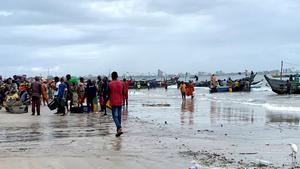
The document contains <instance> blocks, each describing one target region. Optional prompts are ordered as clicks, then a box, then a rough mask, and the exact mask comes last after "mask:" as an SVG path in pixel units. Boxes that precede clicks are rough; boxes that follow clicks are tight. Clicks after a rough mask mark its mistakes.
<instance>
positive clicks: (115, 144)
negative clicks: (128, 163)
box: [112, 137, 123, 151]
mask: <svg viewBox="0 0 300 169" xmlns="http://www.w3.org/2000/svg"><path fill="white" fill-rule="evenodd" d="M122 142H123V140H122V137H119V138H115V140H114V142H113V143H112V148H113V150H114V151H121V149H122Z"/></svg>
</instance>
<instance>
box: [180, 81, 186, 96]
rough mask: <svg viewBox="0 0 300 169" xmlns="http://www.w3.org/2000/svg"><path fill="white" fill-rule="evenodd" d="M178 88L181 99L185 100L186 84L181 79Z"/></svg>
mask: <svg viewBox="0 0 300 169" xmlns="http://www.w3.org/2000/svg"><path fill="white" fill-rule="evenodd" d="M179 89H180V92H181V97H182V99H183V100H185V98H186V85H185V83H184V82H183V81H182V82H181V84H180V87H179Z"/></svg>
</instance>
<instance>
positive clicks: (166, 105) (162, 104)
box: [143, 103, 171, 107]
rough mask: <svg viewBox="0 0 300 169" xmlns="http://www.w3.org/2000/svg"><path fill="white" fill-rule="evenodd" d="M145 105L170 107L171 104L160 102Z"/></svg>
mask: <svg viewBox="0 0 300 169" xmlns="http://www.w3.org/2000/svg"><path fill="white" fill-rule="evenodd" d="M143 106H144V107H170V106H171V104H168V103H159V104H143Z"/></svg>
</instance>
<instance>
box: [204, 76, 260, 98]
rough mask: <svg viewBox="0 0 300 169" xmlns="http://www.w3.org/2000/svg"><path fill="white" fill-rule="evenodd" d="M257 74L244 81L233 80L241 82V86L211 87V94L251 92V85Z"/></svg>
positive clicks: (243, 79)
mask: <svg viewBox="0 0 300 169" xmlns="http://www.w3.org/2000/svg"><path fill="white" fill-rule="evenodd" d="M255 76H256V74H251V76H250V77H245V78H242V79H237V80H233V83H234V82H235V81H238V82H239V86H234V85H233V86H227V85H223V86H217V87H210V90H209V92H210V93H221V92H249V91H250V90H251V85H252V84H253V83H254V79H255Z"/></svg>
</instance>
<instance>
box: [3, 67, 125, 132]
mask: <svg viewBox="0 0 300 169" xmlns="http://www.w3.org/2000/svg"><path fill="white" fill-rule="evenodd" d="M111 78H112V80H111V81H109V79H108V77H103V78H102V77H101V76H98V78H97V80H91V79H87V80H85V79H84V78H83V77H80V78H79V79H78V78H76V77H72V76H71V75H70V74H67V75H66V76H65V77H54V79H42V78H40V77H35V78H34V79H30V78H27V77H26V76H25V75H23V76H14V77H13V78H7V79H3V78H2V77H1V76H0V107H5V108H6V110H7V111H12V110H13V109H10V107H13V106H21V105H22V106H23V105H24V107H25V108H24V111H25V112H28V106H29V103H30V102H31V105H32V109H31V111H32V114H31V115H38V116H39V115H40V111H41V108H40V106H41V104H43V105H44V106H46V105H48V106H50V105H51V104H54V103H55V104H56V106H57V109H56V110H57V111H56V112H55V114H58V115H61V116H64V115H66V113H67V112H71V113H78V112H83V111H86V112H104V115H107V107H109V108H111V109H112V115H113V119H114V121H115V123H116V127H117V135H116V136H119V135H121V134H122V127H121V109H122V106H125V105H126V106H128V88H129V87H128V85H129V83H128V81H127V80H126V79H123V81H119V80H117V78H118V74H117V72H113V73H112V74H111ZM12 100H13V101H12ZM8 102H11V103H10V104H8ZM17 103H18V104H17ZM19 103H21V104H19ZM49 108H50V107H49Z"/></svg>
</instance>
